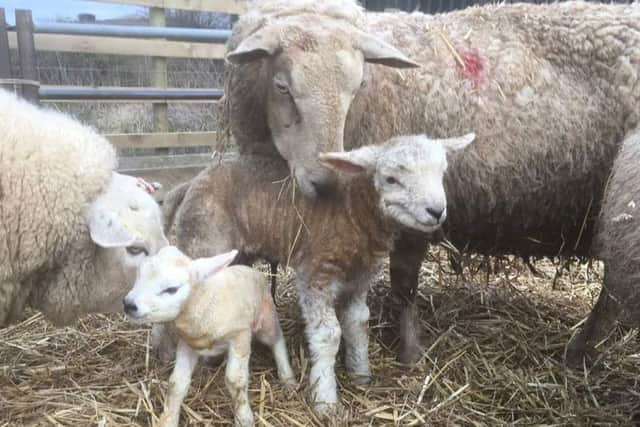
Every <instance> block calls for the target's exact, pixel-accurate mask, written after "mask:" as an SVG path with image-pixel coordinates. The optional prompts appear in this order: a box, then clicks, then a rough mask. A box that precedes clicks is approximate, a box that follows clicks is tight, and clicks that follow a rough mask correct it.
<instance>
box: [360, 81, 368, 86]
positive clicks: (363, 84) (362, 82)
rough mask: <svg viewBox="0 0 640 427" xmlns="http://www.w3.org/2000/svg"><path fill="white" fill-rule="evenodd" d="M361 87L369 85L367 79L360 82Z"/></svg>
mask: <svg viewBox="0 0 640 427" xmlns="http://www.w3.org/2000/svg"><path fill="white" fill-rule="evenodd" d="M360 87H361V88H365V87H367V81H366V80H362V81H361V82H360Z"/></svg>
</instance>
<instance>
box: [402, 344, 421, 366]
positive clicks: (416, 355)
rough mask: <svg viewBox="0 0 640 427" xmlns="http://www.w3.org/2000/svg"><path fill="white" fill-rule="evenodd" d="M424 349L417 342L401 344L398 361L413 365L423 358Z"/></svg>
mask: <svg viewBox="0 0 640 427" xmlns="http://www.w3.org/2000/svg"><path fill="white" fill-rule="evenodd" d="M422 353H423V349H422V347H420V346H419V345H418V344H417V343H412V344H410V345H401V346H400V349H399V350H398V362H400V363H401V364H403V365H407V366H413V365H415V364H416V363H418V362H419V361H420V359H421V358H422Z"/></svg>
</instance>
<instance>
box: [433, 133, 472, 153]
mask: <svg viewBox="0 0 640 427" xmlns="http://www.w3.org/2000/svg"><path fill="white" fill-rule="evenodd" d="M474 139H476V134H475V133H473V132H471V133H468V134H466V135H462V136H458V137H456V138H444V139H438V141H440V143H441V144H442V145H443V147H444V148H445V149H446V150H447V152H451V151H458V150H462V149H463V148H465V147H466V146H467V145H469V144H471V143H472V142H473V140H474Z"/></svg>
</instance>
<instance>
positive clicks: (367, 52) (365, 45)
mask: <svg viewBox="0 0 640 427" xmlns="http://www.w3.org/2000/svg"><path fill="white" fill-rule="evenodd" d="M354 47H355V48H356V49H360V50H361V51H362V53H363V54H364V60H365V61H366V62H371V63H373V64H381V65H386V66H388V67H394V68H417V67H420V64H418V63H416V62H414V61H412V60H411V59H409V58H407V57H406V56H405V55H404V54H403V53H402V52H400V51H399V50H398V49H396V48H395V47H393V46H391V45H390V44H389V43H387V42H385V41H383V40H381V39H379V38H377V37H375V36H372V35H371V34H367V33H365V32H358V34H357V36H356V38H355V42H354Z"/></svg>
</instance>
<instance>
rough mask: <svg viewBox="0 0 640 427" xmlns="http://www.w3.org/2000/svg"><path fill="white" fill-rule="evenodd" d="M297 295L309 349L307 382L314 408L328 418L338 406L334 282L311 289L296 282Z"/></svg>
mask: <svg viewBox="0 0 640 427" xmlns="http://www.w3.org/2000/svg"><path fill="white" fill-rule="evenodd" d="M298 296H299V303H300V308H301V311H302V316H303V318H304V320H305V323H306V330H305V332H306V335H307V341H308V343H309V350H310V352H311V360H312V365H311V371H310V372H309V381H310V383H311V386H312V390H313V392H312V393H313V401H314V403H315V410H316V412H317V413H318V415H320V416H322V417H328V418H330V417H333V416H335V415H336V413H337V412H338V411H339V409H340V406H339V404H338V391H337V386H336V375H335V364H336V355H337V354H338V349H339V347H340V335H341V330H340V323H339V322H338V318H337V316H336V312H335V308H334V303H335V288H334V285H333V284H332V285H328V284H327V285H326V286H323V287H319V288H311V287H309V286H307V285H306V284H304V283H302V282H298Z"/></svg>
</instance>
